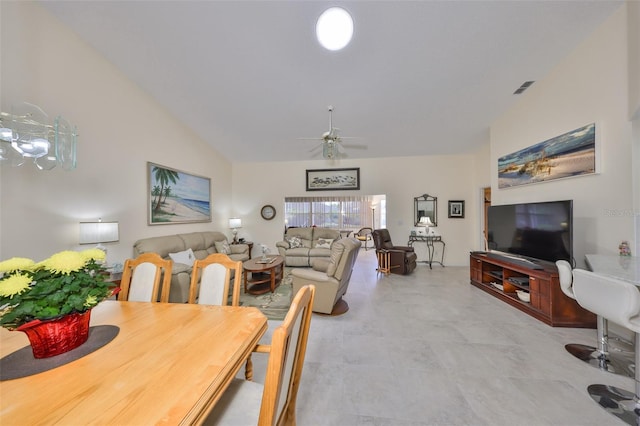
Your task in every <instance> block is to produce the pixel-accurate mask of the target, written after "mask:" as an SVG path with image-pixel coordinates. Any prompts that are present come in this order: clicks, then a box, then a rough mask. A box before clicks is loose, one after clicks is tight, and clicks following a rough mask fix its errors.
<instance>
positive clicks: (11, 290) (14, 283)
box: [0, 274, 31, 298]
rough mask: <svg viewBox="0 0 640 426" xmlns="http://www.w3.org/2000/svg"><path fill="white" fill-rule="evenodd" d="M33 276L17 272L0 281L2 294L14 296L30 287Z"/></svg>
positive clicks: (0, 293)
mask: <svg viewBox="0 0 640 426" xmlns="http://www.w3.org/2000/svg"><path fill="white" fill-rule="evenodd" d="M29 284H31V278H29V277H28V276H27V275H22V274H15V275H11V276H10V277H8V278H6V279H4V280H2V281H0V296H2V297H7V296H9V297H10V298H13V296H15V295H16V294H20V293H22V292H23V291H25V290H26V289H28V288H29Z"/></svg>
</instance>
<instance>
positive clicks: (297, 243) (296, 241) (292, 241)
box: [285, 236, 302, 249]
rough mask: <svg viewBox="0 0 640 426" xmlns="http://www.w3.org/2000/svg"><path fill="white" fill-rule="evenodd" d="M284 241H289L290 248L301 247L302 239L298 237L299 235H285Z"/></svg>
mask: <svg viewBox="0 0 640 426" xmlns="http://www.w3.org/2000/svg"><path fill="white" fill-rule="evenodd" d="M285 241H286V242H288V243H289V248H290V249H296V248H300V247H302V239H300V237H295V236H294V237H286V238H285Z"/></svg>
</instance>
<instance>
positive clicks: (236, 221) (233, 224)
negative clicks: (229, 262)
mask: <svg viewBox="0 0 640 426" xmlns="http://www.w3.org/2000/svg"><path fill="white" fill-rule="evenodd" d="M229 228H231V233H232V234H233V244H238V228H242V220H241V219H240V218H239V217H232V218H230V219H229Z"/></svg>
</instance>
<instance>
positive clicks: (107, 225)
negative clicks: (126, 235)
mask: <svg viewBox="0 0 640 426" xmlns="http://www.w3.org/2000/svg"><path fill="white" fill-rule="evenodd" d="M119 240H120V234H119V228H118V222H103V221H102V219H98V221H97V222H80V238H79V244H98V246H97V247H96V248H99V249H100V250H102V251H104V252H105V253H106V251H107V248H106V247H105V246H103V245H102V243H112V242H116V241H119Z"/></svg>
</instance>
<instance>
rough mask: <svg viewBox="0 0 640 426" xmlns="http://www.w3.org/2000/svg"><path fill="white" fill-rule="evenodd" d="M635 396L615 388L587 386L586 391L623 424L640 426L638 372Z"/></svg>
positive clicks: (638, 356) (638, 349)
mask: <svg viewBox="0 0 640 426" xmlns="http://www.w3.org/2000/svg"><path fill="white" fill-rule="evenodd" d="M635 341H636V344H635V363H636V365H637V364H638V363H640V339H638V334H637V333H636V338H635ZM634 377H635V394H634V393H633V392H629V391H626V390H624V389H620V388H617V387H615V386H607V385H589V386H588V387H587V391H588V392H589V395H591V398H593V400H594V401H595V402H597V403H598V404H600V406H601V407H602V408H604V409H605V410H607V411H608V412H609V413H611V414H613V415H614V416H616V417H618V418H619V419H620V420H622V421H623V422H625V423H627V424H629V425H633V426H637V425H640V401H639V400H638V395H640V371H638V370H636V371H635V376H634Z"/></svg>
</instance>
